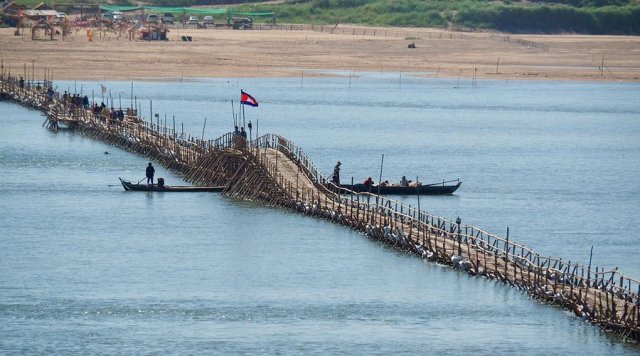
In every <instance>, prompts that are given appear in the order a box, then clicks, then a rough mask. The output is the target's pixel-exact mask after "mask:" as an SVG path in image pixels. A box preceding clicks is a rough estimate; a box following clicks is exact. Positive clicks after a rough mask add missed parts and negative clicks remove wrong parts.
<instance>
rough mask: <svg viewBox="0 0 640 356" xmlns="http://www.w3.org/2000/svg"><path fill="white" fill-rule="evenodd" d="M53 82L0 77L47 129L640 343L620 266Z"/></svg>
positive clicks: (636, 309)
mask: <svg viewBox="0 0 640 356" xmlns="http://www.w3.org/2000/svg"><path fill="white" fill-rule="evenodd" d="M49 88H51V82H48V81H43V82H42V85H38V84H34V83H33V82H28V81H26V82H21V81H20V79H18V78H15V77H11V76H9V75H8V73H4V72H3V73H2V76H1V77H0V99H3V100H10V101H13V102H16V103H19V104H21V105H23V106H26V107H32V108H35V109H37V110H41V111H43V112H44V113H45V114H46V115H47V119H46V120H45V122H44V123H43V126H45V125H46V126H47V127H48V128H49V129H51V130H58V129H60V128H61V127H66V128H68V129H70V130H74V131H76V132H78V133H80V134H82V135H85V136H88V137H92V138H95V139H97V140H101V141H103V142H106V143H109V144H112V145H115V146H118V147H121V148H123V149H125V150H127V151H130V152H133V153H136V154H139V155H142V156H144V157H148V158H150V159H152V160H155V161H157V162H159V163H161V164H163V165H164V166H165V167H167V168H168V169H171V170H173V171H175V172H177V173H180V174H182V175H183V176H184V178H185V180H187V181H189V182H192V183H193V184H195V185H224V186H226V187H227V188H226V189H225V191H224V193H223V194H226V195H228V196H230V197H236V198H239V199H246V200H255V201H261V202H264V203H266V204H270V205H274V206H280V207H283V208H287V209H292V210H296V211H298V212H300V213H302V214H307V215H312V216H316V217H320V218H324V219H327V220H329V221H332V222H334V223H337V224H342V225H345V226H349V227H351V228H353V229H355V230H357V231H360V232H362V233H363V234H365V235H367V236H368V237H370V238H372V239H375V240H378V241H380V242H382V243H385V244H388V245H389V246H392V247H394V248H397V249H400V250H403V251H406V252H408V253H413V254H416V255H417V256H419V257H421V258H425V259H429V260H432V261H438V262H440V263H443V264H447V265H451V266H453V267H454V268H458V269H460V270H463V271H466V272H467V273H469V274H472V275H477V276H484V277H487V278H493V279H498V280H501V281H503V282H504V283H508V284H510V285H513V286H514V287H516V288H519V289H521V290H523V291H525V292H527V293H528V294H529V295H531V296H533V297H535V298H536V299H539V300H542V301H545V302H548V303H550V304H555V305H559V306H561V307H563V308H567V309H570V310H571V311H573V312H574V313H575V315H576V316H578V317H581V318H583V319H585V320H589V321H591V322H592V323H595V324H598V325H601V326H602V327H604V328H605V329H607V330H612V331H614V332H616V333H617V334H619V335H621V336H622V337H623V338H629V339H633V340H640V283H639V281H638V280H637V279H633V278H629V277H627V276H625V275H624V274H622V273H621V271H618V270H617V269H604V268H600V267H592V266H585V265H583V264H577V263H575V262H573V263H572V262H571V261H565V260H563V259H561V258H555V257H548V256H542V255H540V254H538V253H536V252H535V251H534V250H533V249H531V248H529V247H527V246H525V245H523V244H520V243H517V242H515V241H510V240H509V239H508V238H503V237H500V236H497V235H494V234H491V233H488V232H486V231H483V230H481V229H478V228H476V227H474V226H468V225H462V224H460V223H456V222H453V221H449V220H447V219H444V218H442V217H438V216H434V215H432V214H430V213H428V212H425V211H419V210H417V209H415V208H412V207H408V206H405V205H403V204H401V203H399V202H397V201H394V200H391V199H387V198H385V197H382V196H376V195H374V194H369V193H354V192H350V193H347V194H339V193H338V191H339V190H338V189H336V187H335V186H333V185H332V184H331V183H329V182H328V180H327V179H326V177H324V176H323V175H322V174H320V172H319V171H318V169H317V168H316V167H315V165H314V164H313V162H312V161H311V160H310V159H309V157H307V155H306V154H305V153H304V152H303V150H302V149H301V148H300V147H298V146H296V145H295V144H294V143H292V142H291V141H289V140H287V139H285V138H283V137H281V136H278V135H272V134H267V135H264V136H261V137H259V138H257V139H256V140H253V141H248V140H246V139H245V138H242V137H240V136H237V135H233V133H227V134H225V135H223V136H221V137H219V138H217V139H215V140H207V141H205V140H201V139H198V138H195V137H193V136H191V135H189V134H184V133H182V132H180V133H178V132H176V130H175V129H173V128H167V127H164V126H161V125H159V124H153V123H150V122H147V121H144V119H143V118H141V117H139V116H137V115H136V113H135V111H133V110H130V109H129V110H127V113H126V114H124V115H120V117H114V116H113V115H112V114H111V113H109V112H105V111H103V112H101V113H97V114H95V113H93V112H92V111H91V110H86V109H84V108H83V107H82V105H78V103H77V99H69V98H67V99H64V98H62V97H60V94H59V93H53V94H52V93H51V91H49V92H47V91H48V90H47V89H49ZM116 116H117V115H116Z"/></svg>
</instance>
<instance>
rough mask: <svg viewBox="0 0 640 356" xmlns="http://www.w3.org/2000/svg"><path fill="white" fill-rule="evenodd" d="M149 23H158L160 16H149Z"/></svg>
mask: <svg viewBox="0 0 640 356" xmlns="http://www.w3.org/2000/svg"><path fill="white" fill-rule="evenodd" d="M147 23H158V15H156V14H149V15H147Z"/></svg>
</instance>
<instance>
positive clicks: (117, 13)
mask: <svg viewBox="0 0 640 356" xmlns="http://www.w3.org/2000/svg"><path fill="white" fill-rule="evenodd" d="M111 15H112V16H113V21H122V20H124V15H122V12H120V11H112V12H111Z"/></svg>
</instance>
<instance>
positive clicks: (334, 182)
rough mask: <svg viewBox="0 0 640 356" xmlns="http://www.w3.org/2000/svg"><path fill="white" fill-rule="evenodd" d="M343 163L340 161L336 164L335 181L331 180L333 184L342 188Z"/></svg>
mask: <svg viewBox="0 0 640 356" xmlns="http://www.w3.org/2000/svg"><path fill="white" fill-rule="evenodd" d="M341 164H342V163H340V161H338V163H336V166H335V167H333V179H332V180H331V181H332V182H333V184H335V185H337V186H340V165H341Z"/></svg>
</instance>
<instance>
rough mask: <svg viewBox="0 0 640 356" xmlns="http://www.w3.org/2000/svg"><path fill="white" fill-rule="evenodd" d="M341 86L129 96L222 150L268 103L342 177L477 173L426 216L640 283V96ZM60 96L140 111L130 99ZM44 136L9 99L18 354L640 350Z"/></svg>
mask: <svg viewBox="0 0 640 356" xmlns="http://www.w3.org/2000/svg"><path fill="white" fill-rule="evenodd" d="M338 74H342V75H343V76H341V77H330V78H323V77H320V78H308V77H304V78H303V77H300V78H284V79H282V78H270V79H255V78H229V79H202V80H195V81H182V82H181V81H177V82H169V83H167V82H143V83H140V82H136V83H134V84H133V95H134V96H135V99H134V101H135V102H136V103H138V105H139V107H140V108H141V109H142V113H143V115H144V116H145V117H147V118H148V117H150V116H151V114H150V110H151V106H152V108H153V113H159V117H160V119H161V120H162V121H163V122H164V121H165V115H166V122H167V125H168V126H170V127H172V126H173V120H174V119H173V118H174V117H175V120H176V127H177V128H178V131H180V130H181V127H182V125H181V123H183V125H184V130H185V131H188V132H191V133H193V134H194V135H196V136H198V137H200V136H202V135H204V137H205V138H215V137H217V136H219V135H221V134H222V133H224V132H227V131H230V130H231V129H232V126H233V118H232V107H231V103H230V100H231V99H233V100H234V101H235V103H234V107H235V110H236V111H237V110H238V106H237V100H238V97H239V92H240V88H244V90H245V91H247V92H249V93H250V94H252V95H253V96H254V97H255V98H256V99H257V100H258V101H259V103H260V106H259V107H258V108H251V107H247V108H246V109H245V121H247V122H248V121H249V120H251V121H252V124H253V130H252V132H251V133H252V135H253V136H255V134H256V130H257V131H258V134H263V133H267V132H271V133H277V134H280V135H282V136H285V137H287V138H289V139H290V140H292V141H294V142H295V143H297V144H298V145H300V146H301V147H302V148H303V149H304V150H305V152H306V153H307V154H308V155H309V156H310V157H311V159H312V160H314V162H316V165H317V166H318V167H319V168H320V169H321V171H323V172H325V173H327V174H329V173H331V172H332V169H333V165H334V164H335V162H336V161H337V160H340V161H341V162H342V168H343V170H342V179H343V181H346V180H350V179H351V177H353V179H354V180H355V181H361V180H364V179H365V178H367V177H368V176H371V177H373V179H374V180H375V181H378V178H379V175H380V167H381V158H382V155H383V154H384V164H383V167H382V176H383V180H385V179H388V180H390V181H398V180H399V179H400V177H401V176H402V175H406V176H407V177H408V178H409V179H415V177H418V179H419V180H420V181H422V182H425V183H430V182H437V181H441V180H443V179H446V180H448V179H456V178H460V179H461V180H462V181H463V184H462V186H461V188H460V189H459V190H458V191H457V192H456V194H455V195H453V196H442V197H420V198H419V199H420V205H421V207H422V208H423V209H424V210H427V211H429V212H430V213H433V214H436V215H440V216H444V217H447V218H450V219H455V218H456V217H458V216H460V217H461V219H462V221H463V224H465V223H466V224H471V225H475V226H477V227H480V228H483V229H484V230H487V231H489V232H493V233H497V234H500V235H505V234H506V228H507V227H509V228H510V238H512V239H513V240H516V241H519V242H522V243H525V244H526V245H529V246H531V247H533V248H534V249H535V250H536V251H538V252H540V253H541V254H545V255H553V256H560V257H563V259H565V260H571V261H576V262H580V263H584V264H586V263H588V260H589V251H590V248H591V246H594V253H593V264H594V265H597V266H603V267H608V268H614V267H619V268H620V270H621V271H622V272H623V273H625V274H626V275H628V276H631V277H636V278H638V277H640V263H639V261H640V259H639V258H638V256H639V255H640V243H639V242H640V238H639V237H640V236H639V233H638V229H637V222H638V218H639V217H640V204H638V203H639V202H640V178H639V177H640V121H639V119H640V100H638V98H639V97H640V85H638V84H628V83H563V82H536V81H526V82H523V81H480V82H478V86H477V87H476V88H473V87H472V85H471V83H470V82H468V81H462V82H458V81H457V80H455V79H453V80H451V79H433V78H420V77H415V76H409V75H406V74H403V75H402V76H401V75H399V74H397V73H369V74H365V73H358V74H350V73H338ZM57 84H58V86H59V87H58V89H59V90H70V91H73V90H74V87H75V90H77V91H80V90H81V89H82V90H83V93H89V96H90V97H91V96H95V97H96V98H97V100H98V101H100V100H105V101H106V98H105V99H103V98H102V95H101V94H98V93H99V92H100V84H102V85H105V87H107V88H108V90H109V91H110V95H111V97H112V98H114V99H113V101H114V104H115V106H116V107H118V106H119V105H120V102H122V106H128V105H129V104H130V101H131V99H130V98H131V83H126V82H106V83H95V82H83V83H80V82H58V83H57ZM92 92H93V94H92ZM107 96H109V93H107ZM149 99H152V100H153V104H152V105H150V102H149ZM205 117H206V126H205V125H204V122H205ZM43 120H44V118H43V117H42V116H41V114H40V113H39V112H36V111H32V110H28V109H24V108H21V107H19V106H16V105H14V104H9V103H5V102H2V103H0V175H1V176H2V180H1V181H2V183H1V184H0V212H1V214H0V246H1V248H0V353H7V354H16V353H25V354H43V353H57V354H69V353H71V354H89V353H91V354H114V353H117V354H122V353H127V354H129V353H169V354H188V353H192V354H202V353H224V354H229V353H232V354H264V353H267V354H274V353H277V354H302V353H303V354H335V353H340V354H390V353H394V354H396V353H398V354H440V353H444V354H514V353H518V354H520V353H524V354H560V353H571V354H579V353H584V354H637V353H638V352H640V349H639V348H638V346H634V345H630V344H628V343H625V342H623V341H622V340H620V339H618V338H616V337H612V336H610V335H608V334H607V333H606V332H604V331H602V330H601V329H600V328H598V327H595V326H592V325H590V324H589V323H585V322H583V321H582V320H580V319H578V318H576V317H574V316H572V315H571V314H570V313H568V312H566V311H562V310H560V309H558V308H555V307H550V306H546V305H543V304H539V303H537V302H536V301H534V300H531V299H530V298H529V297H528V296H527V295H525V294H522V293H521V292H518V291H517V290H515V289H513V288H510V287H507V286H504V285H502V284H501V283H498V282H495V281H490V280H486V279H483V278H475V277H470V276H468V275H466V274H464V273H461V272H458V271H454V270H452V269H450V268H448V267H443V266H440V265H437V264H434V263H428V262H425V261H422V260H420V259H418V258H416V257H413V256H409V255H405V254H402V253H399V252H397V251H394V250H392V249H389V248H387V247H384V246H382V245H380V244H379V243H376V242H374V241H371V240H368V239H367V238H365V237H363V236H362V235H360V234H358V233H356V232H354V231H351V230H348V229H346V228H344V227H341V226H337V225H333V224H330V223H328V222H325V221H322V220H316V219H313V218H310V217H305V216H301V215H298V214H296V213H292V212H288V211H283V210H280V209H274V208H269V207H265V206H263V205H261V204H256V203H249V202H243V201H237V200H233V199H228V198H225V197H221V196H220V195H217V194H211V193H191V194H147V193H140V194H138V193H125V192H124V191H123V190H122V188H121V187H118V186H117V184H118V181H117V177H119V176H121V177H125V178H129V179H132V180H136V181H137V180H139V179H141V178H142V177H143V176H144V173H143V171H144V168H145V166H146V162H147V161H146V160H145V159H144V158H141V157H138V156H134V155H132V154H129V153H126V152H123V151H121V150H119V149H116V148H114V147H110V146H107V145H104V144H102V143H100V142H96V141H93V140H90V139H87V138H84V137H81V136H79V135H76V134H73V133H71V132H67V131H60V132H58V133H53V132H49V131H48V130H46V129H44V128H42V127H41V124H42V121H43ZM203 128H204V130H203ZM105 152H108V153H109V154H105ZM156 171H157V174H156V176H157V177H158V176H159V177H165V180H166V181H167V184H180V183H181V180H180V177H178V176H176V175H174V174H172V173H170V172H167V171H166V170H164V169H163V168H162V167H159V166H158V165H156ZM398 199H399V200H401V201H403V202H405V203H407V204H411V205H412V206H415V205H417V204H418V200H417V199H418V198H416V197H407V198H398Z"/></svg>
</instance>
